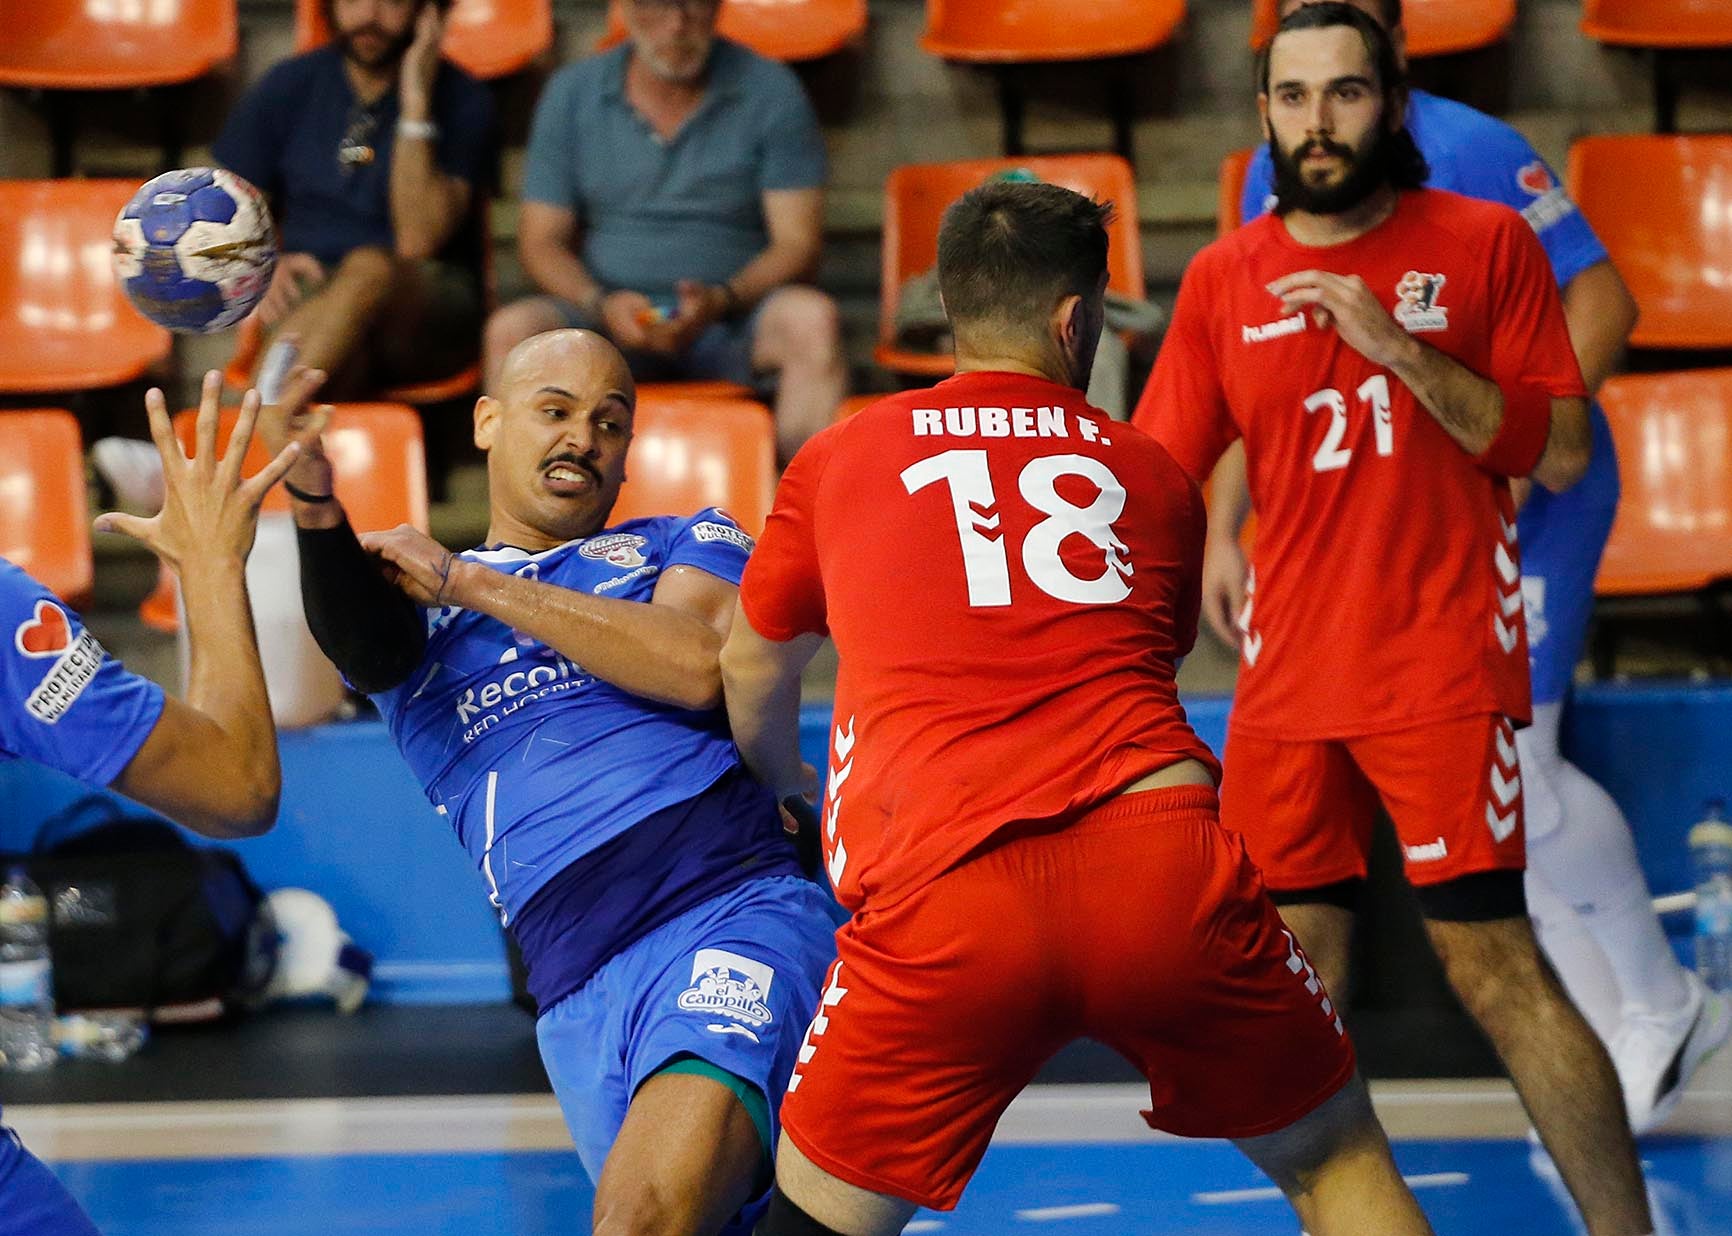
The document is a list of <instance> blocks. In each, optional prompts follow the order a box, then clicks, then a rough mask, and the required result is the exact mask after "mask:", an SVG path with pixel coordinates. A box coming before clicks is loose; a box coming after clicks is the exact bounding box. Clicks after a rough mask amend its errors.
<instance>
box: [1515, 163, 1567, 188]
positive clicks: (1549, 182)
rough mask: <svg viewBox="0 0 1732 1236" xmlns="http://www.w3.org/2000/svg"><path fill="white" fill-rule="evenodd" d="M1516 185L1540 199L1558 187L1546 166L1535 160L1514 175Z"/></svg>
mask: <svg viewBox="0 0 1732 1236" xmlns="http://www.w3.org/2000/svg"><path fill="white" fill-rule="evenodd" d="M1516 183H1517V184H1518V185H1520V186H1521V187H1522V188H1523V189H1526V190H1527V191H1528V192H1529V193H1531V194H1533V195H1534V196H1535V197H1542V196H1544V195H1545V194H1547V193H1550V192H1551V191H1552V190H1553V189H1555V188H1557V187H1558V182H1557V181H1555V180H1553V179H1552V174H1551V173H1550V172H1549V171H1547V170H1546V165H1545V164H1544V163H1541V162H1540V161H1539V160H1537V159H1536V160H1535V161H1534V162H1532V163H1530V164H1528V165H1527V166H1526V167H1524V168H1522V170H1521V171H1519V172H1517V173H1516Z"/></svg>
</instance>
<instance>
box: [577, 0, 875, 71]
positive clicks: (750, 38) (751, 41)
mask: <svg viewBox="0 0 1732 1236" xmlns="http://www.w3.org/2000/svg"><path fill="white" fill-rule="evenodd" d="M716 30H717V32H718V33H719V34H721V35H722V36H723V37H724V38H729V39H732V40H733V41H734V42H736V43H740V44H743V45H744V46H746V47H749V48H751V49H752V50H753V51H755V52H757V53H758V54H759V55H760V56H764V57H767V58H768V59H771V60H781V61H795V62H797V61H801V60H817V59H818V58H820V57H822V56H829V55H834V54H835V53H836V52H839V51H841V50H842V49H844V48H846V47H848V46H850V45H852V44H855V43H858V42H859V41H860V40H861V39H863V38H864V37H865V35H866V0H722V11H721V13H720V14H719V16H718V17H717V19H716ZM624 41H625V20H624V19H623V18H622V17H621V16H620V13H619V3H618V0H614V3H612V4H609V5H608V9H607V32H606V33H605V34H603V35H602V36H601V38H600V39H598V40H597V41H596V49H597V50H606V49H607V48H609V47H615V46H617V45H618V44H620V43H622V42H624Z"/></svg>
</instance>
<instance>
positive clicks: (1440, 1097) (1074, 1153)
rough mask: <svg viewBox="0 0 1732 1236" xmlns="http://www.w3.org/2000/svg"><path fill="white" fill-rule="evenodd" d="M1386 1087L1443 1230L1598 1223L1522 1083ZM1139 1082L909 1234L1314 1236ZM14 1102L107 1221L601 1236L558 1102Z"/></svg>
mask: <svg viewBox="0 0 1732 1236" xmlns="http://www.w3.org/2000/svg"><path fill="white" fill-rule="evenodd" d="M1713 1063H1715V1064H1716V1065H1718V1064H1720V1063H1721V1062H1719V1061H1715V1062H1713ZM1715 1071H1716V1072H1721V1071H1722V1070H1720V1069H1716V1070H1715ZM1374 1091H1375V1092H1376V1097H1377V1102H1378V1107H1379V1110H1380V1111H1381V1112H1382V1113H1383V1115H1384V1119H1385V1123H1386V1124H1387V1125H1388V1127H1390V1129H1391V1130H1392V1133H1393V1134H1394V1136H1395V1139H1396V1156H1397V1159H1398V1160H1399V1162H1400V1164H1401V1167H1402V1170H1403V1172H1404V1173H1405V1174H1406V1175H1407V1176H1408V1178H1409V1180H1410V1182H1411V1183H1412V1184H1413V1186H1414V1188H1415V1190H1416V1192H1417V1194H1418V1196H1419V1198H1420V1202H1421V1204H1422V1205H1423V1206H1424V1208H1425V1210H1426V1212H1427V1213H1428V1214H1429V1215H1430V1216H1431V1219H1432V1223H1433V1225H1434V1226H1435V1228H1436V1230H1437V1232H1438V1233H1439V1236H1506V1234H1518V1233H1519V1234H1520V1236H1571V1234H1573V1233H1580V1232H1581V1231H1582V1228H1581V1227H1580V1225H1579V1224H1578V1223H1577V1221H1576V1220H1575V1218H1574V1215H1573V1212H1572V1210H1571V1209H1570V1207H1569V1205H1568V1203H1567V1201H1566V1200H1565V1199H1564V1198H1563V1196H1562V1194H1561V1191H1560V1190H1559V1189H1558V1187H1557V1184H1556V1180H1555V1177H1550V1174H1549V1172H1548V1171H1547V1170H1546V1168H1547V1166H1548V1164H1547V1163H1546V1162H1545V1161H1544V1160H1543V1159H1541V1160H1539V1161H1538V1162H1536V1161H1535V1160H1533V1159H1532V1158H1530V1153H1529V1148H1528V1143H1527V1141H1526V1140H1525V1138H1524V1137H1523V1136H1522V1130H1523V1129H1524V1128H1525V1121H1524V1120H1523V1118H1522V1116H1521V1113H1520V1109H1519V1107H1518V1106H1516V1104H1515V1100H1514V1096H1513V1094H1512V1093H1511V1092H1510V1091H1509V1090H1508V1087H1507V1085H1505V1084H1504V1083H1498V1082H1469V1083H1454V1084H1438V1085H1435V1086H1433V1085H1432V1084H1429V1083H1393V1084H1382V1085H1379V1086H1376V1087H1374ZM1137 1098H1138V1095H1137V1088H1135V1087H1118V1086H1040V1087H1034V1088H1032V1089H1031V1091H1030V1092H1028V1093H1027V1094H1025V1095H1024V1096H1023V1098H1022V1099H1020V1100H1019V1101H1018V1103H1017V1104H1014V1105H1013V1106H1012V1109H1011V1112H1010V1113H1008V1114H1007V1116H1006V1118H1005V1121H1004V1122H1003V1123H1002V1124H1001V1125H1000V1130H999V1138H998V1140H996V1141H995V1143H994V1145H993V1147H992V1149H991V1150H990V1152H989V1153H988V1154H987V1157H986V1160H985V1162H984V1164H983V1165H982V1167H981V1170H980V1172H979V1174H978V1175H977V1176H976V1177H975V1180H974V1183H973V1185H972V1186H971V1188H970V1190H969V1192H968V1194H967V1196H966V1197H965V1198H964V1200H963V1203H962V1205H961V1206H960V1207H959V1208H958V1209H957V1210H956V1211H955V1212H954V1213H953V1214H946V1215H940V1214H931V1213H924V1212H923V1213H922V1214H921V1215H920V1216H918V1218H917V1219H916V1220H915V1222H914V1224H913V1225H911V1226H910V1228H909V1231H910V1232H940V1233H943V1234H944V1236H1003V1234H1005V1233H1021V1232H1027V1233H1030V1234H1031V1236H1034V1234H1036V1233H1039V1232H1053V1233H1062V1234H1063V1236H1129V1234H1131V1233H1137V1234H1139V1236H1141V1234H1155V1233H1179V1232H1184V1233H1193V1234H1196V1236H1251V1234H1253V1233H1283V1234H1290V1233H1296V1232H1297V1231H1298V1225H1297V1223H1296V1221H1295V1220H1294V1219H1293V1217H1292V1215H1291V1212H1290V1211H1289V1210H1288V1209H1287V1207H1286V1204H1285V1203H1284V1202H1283V1201H1282V1200H1281V1199H1280V1198H1279V1197H1278V1196H1277V1195H1276V1192H1275V1190H1274V1189H1273V1188H1271V1187H1269V1186H1268V1184H1267V1182H1266V1181H1265V1180H1264V1179H1263V1178H1262V1177H1261V1176H1260V1175H1259V1174H1258V1173H1257V1172H1256V1170H1255V1169H1253V1168H1252V1167H1251V1166H1250V1165H1249V1164H1248V1163H1246V1162H1245V1161H1244V1160H1243V1159H1242V1158H1241V1157H1240V1156H1239V1155H1238V1153H1237V1152H1236V1151H1234V1150H1233V1149H1232V1147H1230V1146H1229V1145H1226V1144H1224V1143H1218V1142H1184V1141H1178V1140H1174V1139H1167V1138H1162V1139H1155V1138H1153V1137H1152V1136H1151V1135H1149V1134H1148V1132H1147V1130H1146V1129H1142V1128H1141V1122H1140V1121H1137V1120H1136V1118H1135V1114H1134V1112H1135V1106H1136V1099H1137ZM7 1114H8V1117H9V1118H10V1119H12V1121H13V1123H14V1124H15V1125H16V1127H17V1128H18V1129H19V1130H20V1132H21V1133H22V1134H23V1136H24V1138H25V1141H26V1144H29V1145H32V1146H33V1147H34V1148H35V1149H36V1150H37V1151H38V1153H39V1154H40V1155H41V1156H42V1157H43V1158H45V1159H47V1160H48V1161H49V1162H50V1163H52V1164H53V1166H54V1167H55V1170H56V1171H57V1172H58V1173H59V1174H60V1176H61V1178H62V1179H63V1180H64V1181H65V1182H66V1184H67V1185H68V1187H70V1188H71V1189H72V1191H73V1192H74V1193H75V1194H76V1195H77V1196H78V1197H79V1198H80V1199H81V1200H82V1201H83V1202H84V1203H85V1205H86V1207H87V1208H88V1209H89V1211H90V1213H91V1215H92V1216H93V1217H94V1218H95V1220H96V1222H97V1224H98V1226H99V1227H100V1228H101V1230H102V1231H103V1232H105V1233H107V1236H169V1234H174V1236H219V1234H220V1236H342V1234H344V1233H369V1234H373V1236H472V1234H475V1233H488V1234H492V1233H499V1234H501V1236H505V1234H514V1236H553V1234H554V1233H562V1234H563V1233H587V1232H588V1231H589V1224H588V1219H589V1211H590V1203H591V1198H592V1193H591V1189H590V1184H589V1181H588V1180H587V1178H586V1177H585V1176H584V1173H583V1169H582V1167H581V1166H580V1165H579V1163H578V1160H577V1156H576V1154H575V1153H574V1152H573V1151H571V1150H570V1149H568V1148H567V1147H568V1146H569V1142H568V1141H566V1140H565V1135H564V1130H563V1127H562V1126H561V1125H560V1124H559V1120H558V1112H557V1109H556V1108H555V1107H554V1106H553V1104H552V1102H551V1100H550V1099H549V1098H547V1097H546V1096H519V1097H510V1096H497V1097H494V1098H476V1099H473V1100H471V1099H464V1098H456V1099H445V1100H440V1099H401V1100H358V1101H357V1100H310V1101H301V1102H295V1103H276V1104H272V1103H234V1104H227V1103H208V1104H200V1103H178V1104H143V1105H111V1106H106V1107H104V1106H99V1105H77V1104H74V1105H67V1106H60V1107H54V1108H36V1109H30V1108H18V1109H9V1111H8V1113H7ZM1680 1117H1681V1119H1680V1120H1678V1121H1675V1122H1674V1127H1676V1126H1683V1128H1684V1131H1681V1132H1674V1133H1670V1134H1667V1135H1663V1136H1657V1137H1653V1138H1649V1139H1646V1140H1645V1141H1644V1142H1643V1144H1642V1155H1643V1162H1644V1165H1645V1167H1646V1169H1647V1175H1648V1179H1649V1185H1650V1197H1651V1200H1652V1202H1653V1206H1654V1210H1655V1219H1656V1227H1655V1230H1656V1233H1657V1236H1732V1092H1729V1091H1728V1090H1727V1089H1726V1088H1725V1086H1724V1083H1723V1082H1719V1081H1715V1082H1713V1083H1712V1084H1711V1085H1710V1086H1708V1087H1702V1086H1700V1085H1698V1086H1695V1087H1693V1088H1692V1093H1691V1096H1690V1099H1688V1100H1687V1101H1686V1108H1685V1109H1684V1110H1681V1112H1680ZM1445 1134H1448V1136H1446V1135H1445Z"/></svg>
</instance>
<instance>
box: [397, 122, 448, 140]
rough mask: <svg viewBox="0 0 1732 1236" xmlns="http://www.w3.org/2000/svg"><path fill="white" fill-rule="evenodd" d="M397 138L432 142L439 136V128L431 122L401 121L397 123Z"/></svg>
mask: <svg viewBox="0 0 1732 1236" xmlns="http://www.w3.org/2000/svg"><path fill="white" fill-rule="evenodd" d="M397 136H398V137H409V138H414V139H416V140H418V141H423V142H431V141H433V140H435V139H436V138H437V137H438V136H439V126H438V125H436V124H434V123H433V122H432V121H431V120H399V121H398V122H397Z"/></svg>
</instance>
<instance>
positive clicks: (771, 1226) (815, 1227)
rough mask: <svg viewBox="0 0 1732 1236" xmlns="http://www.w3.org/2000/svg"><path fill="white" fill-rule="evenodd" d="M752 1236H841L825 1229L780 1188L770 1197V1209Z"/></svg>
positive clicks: (832, 1230)
mask: <svg viewBox="0 0 1732 1236" xmlns="http://www.w3.org/2000/svg"><path fill="white" fill-rule="evenodd" d="M752 1236H841V1234H840V1233H839V1232H837V1231H836V1229H835V1228H830V1227H825V1226H824V1225H823V1224H822V1223H820V1222H818V1220H816V1219H814V1218H813V1217H812V1216H811V1215H809V1214H807V1213H806V1212H805V1211H804V1210H801V1209H800V1207H799V1206H798V1205H797V1204H796V1203H795V1202H794V1201H792V1200H791V1199H790V1198H789V1197H788V1195H787V1194H786V1193H783V1192H782V1190H781V1188H780V1186H778V1187H777V1189H776V1191H775V1192H774V1193H773V1194H771V1195H770V1208H769V1210H767V1211H765V1212H764V1217H763V1218H762V1219H760V1220H758V1226H757V1227H755V1228H753V1229H752Z"/></svg>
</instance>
